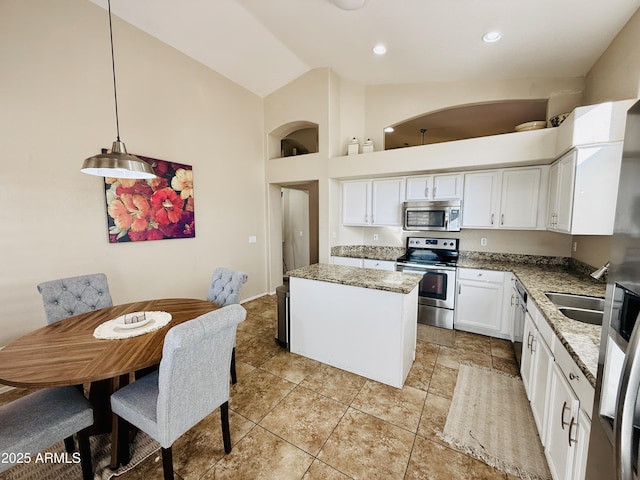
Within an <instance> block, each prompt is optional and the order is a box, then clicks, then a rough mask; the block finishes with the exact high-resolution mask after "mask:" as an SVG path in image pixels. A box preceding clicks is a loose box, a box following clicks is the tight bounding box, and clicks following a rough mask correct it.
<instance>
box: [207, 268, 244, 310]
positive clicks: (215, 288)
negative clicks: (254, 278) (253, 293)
mask: <svg viewBox="0 0 640 480" xmlns="http://www.w3.org/2000/svg"><path fill="white" fill-rule="evenodd" d="M248 278H249V277H248V276H247V274H246V273H244V272H239V271H236V270H231V269H229V268H224V267H220V268H216V269H215V270H214V271H213V276H212V277H211V284H210V285H209V292H208V293H207V300H209V301H210V302H213V303H217V304H218V305H220V306H222V307H225V306H227V305H232V304H234V303H240V291H241V290H242V285H244V284H245V282H246V281H247V279H248Z"/></svg>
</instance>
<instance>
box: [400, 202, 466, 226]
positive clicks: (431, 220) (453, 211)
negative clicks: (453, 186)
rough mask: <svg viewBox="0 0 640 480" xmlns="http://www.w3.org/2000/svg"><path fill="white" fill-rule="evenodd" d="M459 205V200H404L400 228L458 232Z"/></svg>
mask: <svg viewBox="0 0 640 480" xmlns="http://www.w3.org/2000/svg"><path fill="white" fill-rule="evenodd" d="M461 205H462V204H461V202H460V200H450V201H441V202H435V201H433V202H404V203H403V204H402V218H403V223H402V228H403V229H404V230H407V231H422V230H432V231H437V232H459V231H460V221H461Z"/></svg>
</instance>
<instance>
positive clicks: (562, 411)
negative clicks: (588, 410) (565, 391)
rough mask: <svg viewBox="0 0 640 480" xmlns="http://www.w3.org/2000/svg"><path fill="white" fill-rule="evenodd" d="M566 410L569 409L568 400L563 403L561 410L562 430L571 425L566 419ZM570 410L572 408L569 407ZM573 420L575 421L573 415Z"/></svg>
mask: <svg viewBox="0 0 640 480" xmlns="http://www.w3.org/2000/svg"><path fill="white" fill-rule="evenodd" d="M565 410H567V402H564V403H563V404H562V410H560V426H561V427H562V430H564V427H566V426H567V425H569V424H568V423H567V422H565V421H564V411H565ZM569 410H571V408H569ZM571 421H573V417H571Z"/></svg>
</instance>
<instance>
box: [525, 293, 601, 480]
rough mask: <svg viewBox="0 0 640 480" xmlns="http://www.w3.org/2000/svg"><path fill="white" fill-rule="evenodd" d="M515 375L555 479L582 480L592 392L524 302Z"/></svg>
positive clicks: (537, 314)
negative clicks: (524, 310) (517, 373)
mask: <svg viewBox="0 0 640 480" xmlns="http://www.w3.org/2000/svg"><path fill="white" fill-rule="evenodd" d="M522 343H523V345H522V360H521V364H520V374H521V376H522V381H523V383H524V387H525V391H526V393H527V397H528V398H529V401H530V404H531V411H532V413H533V418H534V420H535V423H536V427H537V428H538V434H539V435H540V440H541V442H542V445H543V447H544V453H545V456H546V458H547V463H548V464H549V469H550V470H551V475H552V477H553V479H554V480H584V478H585V469H586V463H587V451H588V447H589V433H590V430H591V417H590V414H591V410H592V409H593V396H594V389H593V387H592V386H591V384H590V383H589V381H588V379H587V378H586V377H585V376H584V374H583V373H582V371H581V370H580V369H579V368H578V366H577V365H576V363H575V362H574V360H573V358H572V357H571V355H570V354H569V352H567V350H566V348H565V347H564V345H563V344H562V342H560V340H559V339H558V338H557V337H556V336H555V334H554V333H553V331H552V330H551V327H550V325H549V324H548V323H547V321H546V320H545V319H544V317H543V316H542V314H540V312H539V311H538V310H537V308H536V307H535V305H534V304H533V303H532V302H530V301H529V302H527V314H526V316H525V324H524V334H523V340H522Z"/></svg>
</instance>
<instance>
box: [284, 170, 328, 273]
mask: <svg viewBox="0 0 640 480" xmlns="http://www.w3.org/2000/svg"><path fill="white" fill-rule="evenodd" d="M280 197H281V214H282V273H283V274H285V273H286V272H287V271H289V270H294V269H296V268H302V267H306V266H307V265H311V264H313V263H318V257H319V253H318V182H309V183H304V184H295V185H282V186H281V187H280Z"/></svg>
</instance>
